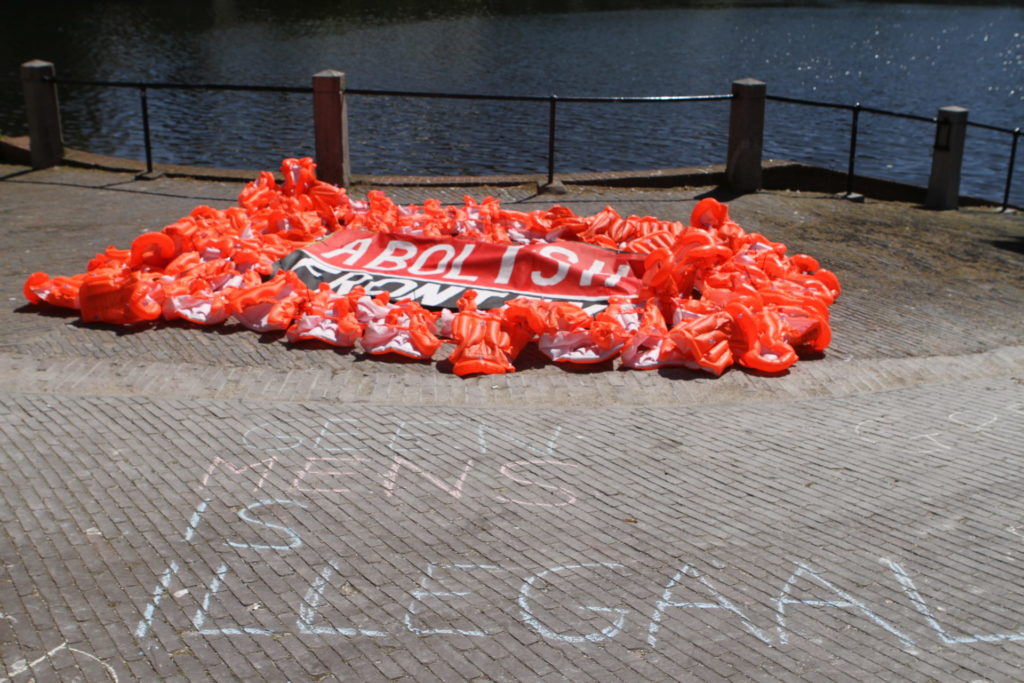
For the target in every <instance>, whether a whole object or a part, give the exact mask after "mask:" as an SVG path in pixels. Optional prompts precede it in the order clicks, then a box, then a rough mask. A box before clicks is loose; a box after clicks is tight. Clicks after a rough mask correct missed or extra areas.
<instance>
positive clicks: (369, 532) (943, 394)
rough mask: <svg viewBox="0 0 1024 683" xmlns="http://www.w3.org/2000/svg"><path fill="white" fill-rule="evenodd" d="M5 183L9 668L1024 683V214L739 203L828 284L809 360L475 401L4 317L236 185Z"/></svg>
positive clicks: (144, 674) (472, 385) (391, 366)
mask: <svg viewBox="0 0 1024 683" xmlns="http://www.w3.org/2000/svg"><path fill="white" fill-rule="evenodd" d="M0 176H6V177H4V178H3V180H0V244H2V245H3V254H4V259H3V263H2V264H0V297H3V298H2V299H0V300H2V301H4V302H5V304H6V305H5V306H3V307H2V308H0V500H2V504H0V563H2V564H0V681H6V680H11V681H14V682H17V683H22V682H25V681H29V680H31V679H33V678H34V679H35V680H40V681H47V680H75V679H78V680H88V681H93V680H120V681H126V680H153V679H158V678H166V679H187V680H208V679H209V680H220V679H228V678H242V679H247V680H251V679H261V678H264V679H267V680H293V681H300V680H333V679H343V680H400V679H403V678H404V679H406V680H416V681H420V680H437V679H443V680H553V681H557V680H572V681H577V680H732V681H741V680H808V681H819V680H857V681H861V680H900V681H904V680H909V681H918V680H921V681H927V680H939V681H961V680H962V681H979V680H989V681H1010V680H1019V679H1020V673H1019V662H1020V661H1021V658H1022V656H1024V642H1022V641H1024V588H1022V581H1021V578H1022V575H1024V574H1022V572H1024V570H1022V568H1021V562H1022V559H1024V555H1022V542H1024V504H1022V503H1021V491H1022V482H1024V461H1022V459H1021V456H1022V455H1024V452H1022V446H1021V434H1022V426H1024V390H1022V388H1021V381H1022V380H1024V346H1022V345H1021V344H1020V339H1021V332H1022V329H1021V327H1022V323H1021V319H1020V318H1021V316H1020V314H1019V311H1020V304H1021V301H1022V296H1021V294H1022V284H1021V278H1020V273H1021V265H1022V261H1024V259H1022V257H1021V254H1020V251H1019V245H1020V236H1021V235H1022V234H1024V227H1022V224H1021V219H1020V218H1019V217H1018V216H1002V215H996V214H993V213H991V212H986V211H981V210H974V211H962V212H956V213H952V214H950V213H934V212H924V211H922V210H919V209H917V208H915V207H911V206H908V205H897V204H886V203H875V202H870V201H869V202H868V203H867V204H864V205H856V204H849V203H847V202H843V201H839V200H836V199H834V198H831V197H822V196H805V195H800V194H797V193H763V194H758V195H751V196H745V197H742V198H739V199H737V200H736V201H735V202H733V203H732V213H733V216H734V217H735V218H736V219H737V220H738V221H739V222H740V223H741V224H743V225H744V226H745V227H746V228H747V229H749V230H760V231H763V232H765V234H767V235H768V236H769V237H770V238H772V239H776V240H782V241H785V242H786V243H788V244H790V245H791V247H792V248H793V249H794V250H796V251H807V252H808V253H811V254H813V255H815V256H817V257H819V258H821V260H822V261H823V262H824V263H825V264H826V265H828V266H829V267H831V268H833V269H834V270H836V272H837V273H838V274H839V276H840V278H841V279H842V281H843V284H844V286H845V291H844V294H843V296H842V298H841V299H840V301H839V303H837V304H836V306H835V307H834V317H833V324H834V326H835V328H836V329H835V342H834V345H833V347H832V348H831V349H830V351H829V352H828V353H827V354H826V355H825V356H824V357H823V358H820V359H816V360H806V361H801V362H800V363H799V364H797V365H796V366H795V367H794V368H793V370H792V371H791V372H790V373H789V374H788V375H786V376H784V377H759V376H756V375H754V374H750V373H744V372H739V371H730V372H728V373H726V374H725V375H724V376H723V377H721V378H720V379H709V378H705V377H702V376H697V375H694V374H692V373H688V372H683V371H665V372H661V373H638V372H624V371H618V370H615V369H609V370H605V371H602V372H567V371H564V370H561V369H559V368H557V367H553V366H551V365H545V364H541V363H539V362H537V361H536V359H531V358H530V357H527V358H526V359H524V361H523V362H522V363H521V367H520V369H519V372H517V373H515V374H513V375H509V376H502V377H482V378H471V379H468V380H462V379H459V378H457V377H455V376H453V375H451V374H449V373H448V372H446V371H445V369H444V366H443V364H436V363H435V364H433V365H428V364H420V363H408V362H402V363H389V362H383V361H376V360H368V359H365V358H363V357H362V356H361V355H359V354H355V353H339V352H335V351H329V350H324V349H314V348H305V347H304V348H292V347H288V346H287V345H285V344H282V343H280V342H279V341H277V340H276V339H274V338H269V337H261V336H260V335H256V334H254V333H251V332H248V331H238V330H233V329H230V328H226V329H220V330H199V329H194V328H188V327H184V326H172V325H157V326H151V327H144V328H141V329H133V330H124V329H117V328H113V327H107V326H87V325H81V324H79V323H78V322H77V319H76V318H75V317H73V316H68V315H64V314H62V313H61V312H59V311H43V310H40V309H35V308H30V307H26V306H23V302H22V300H21V298H20V288H21V282H22V281H23V280H24V277H25V276H26V275H27V274H28V273H29V272H31V271H33V270H39V269H48V270H51V271H52V272H53V273H70V272H75V271H77V270H79V269H80V268H81V267H82V266H83V265H84V263H85V261H86V260H87V259H88V258H89V257H90V256H91V255H92V254H93V253H94V252H96V251H98V250H101V249H102V248H103V247H105V246H106V245H107V244H109V243H116V244H120V245H125V244H127V243H129V242H130V240H131V238H132V237H133V236H134V235H135V234H138V233H139V232H142V231H144V230H150V229H155V228H159V227H160V226H162V225H163V224H165V223H168V222H170V221H172V220H174V219H175V218H177V217H178V216H180V215H182V214H184V213H186V212H187V211H189V210H190V209H191V208H192V207H193V206H195V205H196V204H199V203H210V204H212V205H215V206H226V205H228V204H229V203H230V202H231V201H232V199H233V197H234V195H235V194H237V191H238V189H239V187H238V185H237V184H226V183H225V184H218V183H209V182H204V183H197V182H193V181H183V180H168V179H162V180H157V181H150V182H148V183H143V182H132V181H131V178H130V176H119V175H114V174H107V173H101V172H96V171H76V170H71V169H60V170H51V171H45V172H34V173H27V172H23V169H19V168H16V167H0ZM473 192H474V193H475V194H476V193H477V192H476V190H474V191H473ZM486 192H494V193H500V196H501V197H502V198H503V199H504V200H505V201H508V202H519V204H526V205H533V204H535V203H538V204H550V203H552V201H553V200H554V199H557V200H558V201H559V202H562V203H566V204H568V205H570V206H572V207H573V208H574V209H575V210H577V211H579V212H589V211H593V210H596V209H600V208H601V206H603V205H604V204H612V205H614V206H615V207H616V208H617V209H619V210H620V211H621V212H623V213H628V212H633V213H638V214H645V213H650V214H654V215H658V216H661V217H666V218H685V217H686V216H687V215H688V212H689V208H690V207H692V205H693V202H694V200H695V197H696V196H697V195H699V194H701V193H702V190H678V191H640V190H623V189H616V190H603V191H598V190H593V189H576V190H573V191H571V192H570V194H569V195H566V196H562V197H557V198H552V197H534V196H532V193H531V192H530V190H529V188H508V189H501V190H493V189H492V190H487V191H486ZM130 193H133V194H130ZM461 193H462V190H444V189H440V190H438V189H434V190H431V191H429V193H428V192H426V191H424V190H422V189H415V188H397V189H394V190H392V191H391V194H392V195H393V196H394V197H395V198H396V200H398V201H418V200H421V199H422V198H423V197H424V196H426V195H427V194H433V195H437V196H441V198H442V199H445V200H449V201H451V200H456V199H458V197H459V196H461ZM519 204H517V205H519ZM1007 247H1012V248H1007Z"/></svg>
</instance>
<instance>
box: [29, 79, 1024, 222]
mask: <svg viewBox="0 0 1024 683" xmlns="http://www.w3.org/2000/svg"><path fill="white" fill-rule="evenodd" d="M44 80H46V81H47V82H49V83H52V84H53V85H59V86H94V87H108V88H123V89H135V90H137V91H138V92H139V102H140V109H141V115H142V126H143V138H144V146H145V154H146V171H147V173H152V171H153V146H152V137H151V131H150V122H149V102H148V91H150V90H212V91H236V92H237V91H243V92H267V93H288V94H301V95H310V94H313V92H314V90H313V88H311V87H287V86H267V85H236V84H223V83H165V82H153V81H145V82H143V81H103V80H81V79H69V78H57V77H46V78H45V79H44ZM343 92H344V94H345V95H346V96H348V95H353V96H366V97H398V98H418V99H448V100H486V101H494V102H535V103H544V102H546V103H547V104H548V122H547V133H548V140H547V142H548V145H547V178H548V183H549V184H550V183H551V182H553V180H554V176H555V153H556V130H557V109H558V105H559V104H575V103H659V102H707V101H721V100H730V99H733V95H731V94H720V95H679V96H676V95H669V96H651V97H564V96H558V95H548V96H526V95H486V94H470V93H443V92H419V91H407V90H368V89H345V90H344V91H343ZM765 99H766V100H768V101H773V102H780V103H787V104H795V105H800V106H810V107H817V108H828V109H838V110H844V111H848V112H850V115H851V119H850V131H849V149H848V159H847V168H846V193H847V195H848V196H849V195H852V194H853V190H854V183H855V179H856V160H857V136H858V132H859V125H860V115H861V113H862V112H863V113H867V114H873V115H879V116H888V117H894V118H900V119H906V120H911V121H919V122H923V123H930V124H933V125H935V124H936V123H937V121H938V119H937V118H936V117H927V116H919V115H915V114H907V113H902V112H895V111H890V110H885V109H878V108H875V107H866V106H864V105H862V104H860V103H859V102H858V103H855V104H852V105H851V104H842V103H834V102H821V101H815V100H807V99H800V98H795V97H784V96H780V95H766V96H765ZM967 125H968V126H970V127H974V128H979V129H984V130H989V131H994V132H998V133H1003V134H1008V135H1010V136H1011V141H1010V154H1009V160H1008V163H1007V170H1006V180H1005V184H1004V188H1003V200H1002V209H1003V210H1006V209H1007V208H1008V207H1009V200H1010V192H1011V187H1012V182H1013V174H1014V166H1015V162H1016V157H1017V149H1018V141H1019V139H1020V135H1021V129H1020V128H1019V127H1018V128H1006V127H1001V126H993V125H989V124H984V123H975V122H973V121H968V122H967Z"/></svg>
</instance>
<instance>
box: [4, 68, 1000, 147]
mask: <svg viewBox="0 0 1024 683" xmlns="http://www.w3.org/2000/svg"><path fill="white" fill-rule="evenodd" d="M48 80H50V81H51V82H53V83H55V84H57V85H90V86H101V87H111V88H149V89H151V90H231V91H236V92H238V91H248V92H280V93H294V94H306V95H308V94H310V93H312V92H313V89H312V88H309V87H295V86H280V85H234V84H229V83H162V82H156V81H154V82H148V81H90V80H79V79H70V78H52V79H48ZM4 82H6V81H4ZM15 83H20V81H11V82H10V84H11V85H14V84H15ZM345 92H346V93H347V94H349V95H360V96H369V97H419V98H424V99H450V100H492V101H498V102H501V101H504V102H548V101H549V100H550V99H551V96H550V95H543V96H541V95H482V94H475V93H440V92H419V91H415V90H364V89H356V88H350V89H348V90H346V91H345ZM558 99H559V100H560V101H562V102H574V103H595V104H600V103H603V102H623V103H643V102H708V101H711V102H713V101H721V100H730V99H732V95H731V94H727V95H652V96H638V97H564V96H559V98H558ZM766 99H769V100H773V101H775V102H788V103H790V104H803V105H808V106H812V107H826V108H829V109H844V110H846V111H853V110H854V109H860V110H861V111H864V112H868V113H870V114H879V115H882V116H893V117H896V118H902V119H910V120H912V121H923V122H925V123H935V117H928V116H918V115H916V114H905V113H903V112H896V111H889V110H887V109H877V108H875V107H865V106H862V105H854V104H843V103H840V102H820V101H815V100H806V99H801V98H799V97H785V96H783V95H767V96H766ZM967 125H968V126H974V127H975V128H983V129H985V130H992V131H996V132H998V133H1007V134H1010V135H1012V134H1013V129H1012V128H1005V127H1003V126H993V125H990V124H986V123H976V122H974V121H968V122H967Z"/></svg>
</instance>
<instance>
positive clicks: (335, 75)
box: [313, 69, 352, 187]
mask: <svg viewBox="0 0 1024 683" xmlns="http://www.w3.org/2000/svg"><path fill="white" fill-rule="evenodd" d="M313 128H314V137H315V140H316V170H317V177H318V178H319V179H320V180H324V181H327V182H329V183H331V184H333V185H340V186H342V187H346V186H348V184H349V182H350V181H351V179H352V175H351V169H350V167H349V160H348V113H347V108H346V105H345V74H344V73H342V72H341V71H334V70H332V69H328V70H325V71H321V72H319V73H316V74H314V75H313Z"/></svg>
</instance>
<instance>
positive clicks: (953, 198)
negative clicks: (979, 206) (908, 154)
mask: <svg viewBox="0 0 1024 683" xmlns="http://www.w3.org/2000/svg"><path fill="white" fill-rule="evenodd" d="M966 138H967V110H966V109H964V108H963V107H941V108H940V109H939V113H938V116H937V117H936V124H935V145H934V146H933V147H932V173H931V176H929V178H928V194H927V195H925V200H924V205H925V208H928V209H955V208H957V207H958V206H959V205H960V168H961V166H962V165H963V161H964V140H966Z"/></svg>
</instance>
